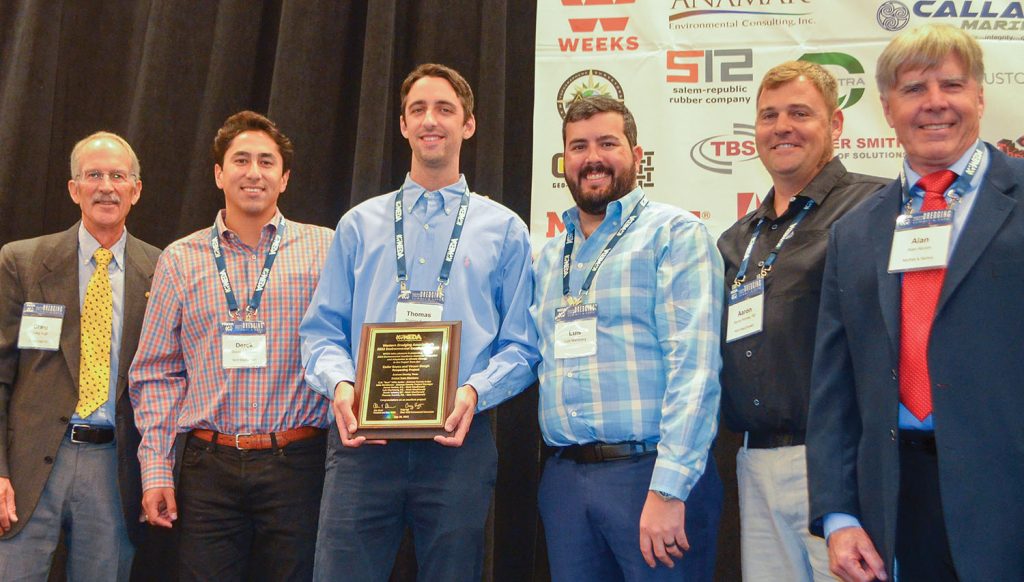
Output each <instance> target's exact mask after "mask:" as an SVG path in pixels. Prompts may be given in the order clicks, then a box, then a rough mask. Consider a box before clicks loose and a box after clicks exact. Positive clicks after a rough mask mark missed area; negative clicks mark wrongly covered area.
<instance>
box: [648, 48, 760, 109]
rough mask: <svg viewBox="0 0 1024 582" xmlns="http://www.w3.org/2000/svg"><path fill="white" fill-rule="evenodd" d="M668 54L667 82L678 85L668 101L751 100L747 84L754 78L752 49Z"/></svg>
mask: <svg viewBox="0 0 1024 582" xmlns="http://www.w3.org/2000/svg"><path fill="white" fill-rule="evenodd" d="M665 56H666V62H665V66H666V68H667V69H668V75H666V76H665V81H666V82H668V83H673V84H676V85H678V86H674V87H672V96H671V97H669V98H668V101H669V103H676V104H679V105H719V104H721V105H729V104H732V103H750V95H748V94H747V93H748V90H749V87H748V86H747V84H748V83H750V82H752V81H753V80H754V74H753V70H754V51H753V50H751V49H749V48H745V49H715V50H684V51H676V50H670V51H667V52H666V53H665ZM726 83H728V84H726Z"/></svg>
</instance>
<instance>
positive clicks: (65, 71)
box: [0, 0, 739, 581]
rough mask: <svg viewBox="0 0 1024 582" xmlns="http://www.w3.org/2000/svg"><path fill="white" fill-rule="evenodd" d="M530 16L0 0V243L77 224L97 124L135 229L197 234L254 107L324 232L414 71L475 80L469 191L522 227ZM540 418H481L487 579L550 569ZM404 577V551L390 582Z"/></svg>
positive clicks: (389, 127)
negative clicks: (125, 145) (125, 152)
mask: <svg viewBox="0 0 1024 582" xmlns="http://www.w3.org/2000/svg"><path fill="white" fill-rule="evenodd" d="M535 20H536V6H535V3H534V2H529V1H525V0H404V1H403V0H364V1H355V0H292V1H285V0H276V1H265V2H260V1H257V0H221V1H214V0H149V1H145V0H120V1H114V0H105V1H98V0H96V1H90V0H64V1H62V0H37V1H31V0H2V1H0V32H2V38H0V213H2V217H0V244H3V243H7V242H9V241H12V240H17V239H22V238H28V237H32V236H37V235H41V234H45V233H51V232H56V231H58V230H61V229H64V228H67V227H68V226H69V225H71V224H72V223H74V222H75V221H76V220H77V219H78V218H79V216H80V211H79V209H78V208H77V207H76V206H75V205H74V204H73V203H72V202H71V201H70V198H69V196H68V193H67V186H66V183H67V181H68V178H69V171H70V170H69V164H68V156H69V154H70V151H71V148H72V146H73V145H74V143H75V142H76V141H78V140H79V139H80V138H82V137H84V136H86V135H87V134H89V133H92V132H93V131H97V130H109V131H113V132H115V133H118V134H120V135H122V136H124V137H125V138H126V139H127V140H128V141H129V142H130V143H131V144H132V146H133V147H134V149H135V151H136V153H137V154H138V156H139V159H140V161H141V163H142V181H143V191H142V198H141V200H140V201H139V204H138V205H137V206H136V207H135V208H134V209H133V211H132V213H131V215H130V216H129V218H128V228H129V230H130V231H131V232H132V233H133V234H135V235H136V236H139V237H140V238H142V239H143V240H146V241H148V242H150V243H152V244H155V245H157V246H161V247H163V246H166V245H167V244H168V243H170V242H171V241H173V240H175V239H177V238H180V237H181V236H183V235H185V234H187V233H190V232H192V231H195V230H197V229H200V228H203V227H206V226H208V225H209V224H211V223H212V221H213V218H214V214H215V212H216V211H217V210H218V209H219V208H221V207H222V206H223V195H222V193H221V192H220V191H219V190H218V189H217V188H216V186H215V184H214V181H213V161H212V158H211V154H210V144H211V142H212V140H213V136H214V133H215V132H216V130H217V128H218V127H220V125H221V123H222V122H223V120H224V119H225V118H226V117H227V116H229V115H230V114H232V113H235V112H236V111H239V110H242V109H252V110H255V111H259V112H263V113H266V114H267V115H268V116H269V117H270V118H271V119H273V120H274V121H275V122H276V123H277V124H278V125H279V126H280V128H281V129H282V131H284V132H285V133H286V134H287V135H288V136H289V137H291V138H292V140H293V141H294V143H295V151H296V155H295V160H294V164H293V167H292V175H291V179H290V181H289V188H288V190H287V191H286V192H285V193H284V194H283V195H282V197H281V202H280V206H281V210H282V212H283V213H284V214H285V216H287V217H288V218H290V219H293V220H297V221H300V222H309V223H315V224H321V225H326V226H330V227H332V228H333V227H334V225H335V224H336V223H337V220H338V218H339V217H340V216H341V214H342V213H344V212H345V211H346V210H348V209H349V208H351V207H352V206H354V205H355V204H358V203H359V202H362V201H363V200H366V199H368V198H370V197H372V196H375V195H377V194H380V193H383V192H387V191H390V190H393V189H395V188H397V187H398V186H399V185H400V184H401V182H402V180H403V178H404V176H405V173H406V172H407V170H408V168H409V157H410V154H409V146H408V143H407V142H406V141H405V140H404V139H403V138H402V135H401V133H400V132H399V128H398V115H399V98H398V89H399V86H400V84H401V81H402V79H403V78H404V77H405V75H406V74H407V73H408V72H409V71H410V70H411V69H413V68H414V67H415V66H416V65H418V64H420V63H423V62H440V63H445V64H448V65H450V66H452V67H454V68H455V69H457V70H459V71H460V72H461V73H462V74H463V75H464V76H465V77H466V78H467V80H468V81H469V82H470V84H471V85H472V87H473V89H474V92H475V95H476V111H475V114H476V119H477V132H476V135H475V136H474V137H473V138H472V139H471V140H470V141H468V142H466V143H465V144H464V146H463V150H462V170H463V172H464V173H465V174H466V177H467V179H468V181H469V184H470V186H471V187H472V188H473V189H474V190H475V191H477V192H480V193H483V194H487V195H489V196H491V197H492V198H494V199H495V200H498V201H500V202H502V203H503V204H505V205H506V206H508V207H510V208H512V209H513V210H514V211H515V212H517V213H518V214H519V215H520V216H522V217H523V219H524V220H527V221H528V218H529V204H530V188H531V180H530V178H531V164H532V161H531V149H532V148H531V144H532V139H533V127H532V123H533V121H532V119H533V115H532V112H533V76H534V40H535V30H534V28H535ZM536 407H537V394H536V390H535V389H531V390H528V391H527V392H526V393H524V394H523V395H521V396H519V397H518V398H516V399H514V400H513V401H511V402H509V403H506V404H504V405H502V406H500V407H499V408H498V409H497V410H496V411H495V412H494V413H493V414H492V415H491V421H492V422H493V423H494V426H495V435H496V438H497V444H498V450H499V453H500V455H499V457H500V464H499V472H498V483H497V489H496V496H495V504H494V508H493V512H492V518H491V526H490V527H489V528H488V552H487V562H486V568H485V570H486V574H485V578H486V579H488V580H492V579H493V580H508V581H519V580H546V579H547V578H548V574H547V564H546V557H545V552H544V546H543V535H542V531H541V526H540V522H539V519H538V517H537V512H536V509H535V508H536V490H537V483H538V480H539V476H540V467H541V461H542V459H541V457H542V456H543V450H542V447H541V446H540V444H539V443H540V436H539V429H538V426H537V420H536ZM729 440H730V445H729V446H727V447H723V446H722V444H721V443H720V445H719V449H720V450H719V462H720V463H721V464H720V467H721V469H722V473H723V478H724V479H725V480H726V483H727V485H726V487H727V509H726V515H725V516H724V518H723V528H722V530H723V531H722V541H721V543H720V544H719V546H720V547H719V566H720V567H719V575H718V576H717V578H718V579H721V580H736V579H739V573H738V567H739V566H738V565H739V559H738V541H737V540H738V538H737V537H736V528H737V522H736V509H735V493H734V489H735V485H734V484H735V477H734V471H733V469H732V466H733V465H734V462H733V459H732V455H733V454H734V451H735V442H734V441H735V439H729ZM407 542H408V540H407ZM153 559H154V560H156V561H159V560H158V559H157V558H156V557H154V558H153ZM414 577H415V559H414V558H413V556H412V549H411V547H410V545H409V544H408V543H406V544H404V545H403V548H402V550H401V552H400V557H399V560H398V563H397V564H396V568H395V574H394V576H393V579H394V580H412V579H414Z"/></svg>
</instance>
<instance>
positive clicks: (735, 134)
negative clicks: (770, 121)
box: [690, 123, 758, 175]
mask: <svg viewBox="0 0 1024 582" xmlns="http://www.w3.org/2000/svg"><path fill="white" fill-rule="evenodd" d="M757 157H758V156H757V147H755V145H754V126H753V125H750V124H748V123H734V124H732V133H723V134H720V135H713V136H711V137H706V138H704V139H702V140H700V141H698V142H697V143H695V144H693V147H691V148H690V159H691V160H693V163H695V164H697V165H698V166H699V167H701V168H703V169H705V170H707V171H709V172H714V173H716V174H726V175H729V174H732V170H733V166H735V165H736V164H741V163H743V162H749V161H750V160H756V159H757Z"/></svg>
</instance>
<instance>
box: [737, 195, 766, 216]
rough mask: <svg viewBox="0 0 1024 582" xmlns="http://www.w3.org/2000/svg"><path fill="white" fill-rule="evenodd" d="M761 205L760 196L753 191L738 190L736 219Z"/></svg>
mask: <svg viewBox="0 0 1024 582" xmlns="http://www.w3.org/2000/svg"><path fill="white" fill-rule="evenodd" d="M760 205H761V198H760V197H758V195H757V194H754V193H753V192H738V193H737V194H736V219H737V220H739V219H740V218H743V217H744V216H746V215H748V214H750V213H751V212H753V211H755V210H757V207H758V206H760Z"/></svg>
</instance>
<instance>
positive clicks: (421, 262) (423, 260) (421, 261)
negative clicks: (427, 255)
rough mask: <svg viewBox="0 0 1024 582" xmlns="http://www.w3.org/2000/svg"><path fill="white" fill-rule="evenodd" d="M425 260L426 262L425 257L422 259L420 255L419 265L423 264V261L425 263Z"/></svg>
mask: <svg viewBox="0 0 1024 582" xmlns="http://www.w3.org/2000/svg"><path fill="white" fill-rule="evenodd" d="M426 262H427V260H426V259H424V258H423V257H420V264H421V265H422V264H424V263H426Z"/></svg>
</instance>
